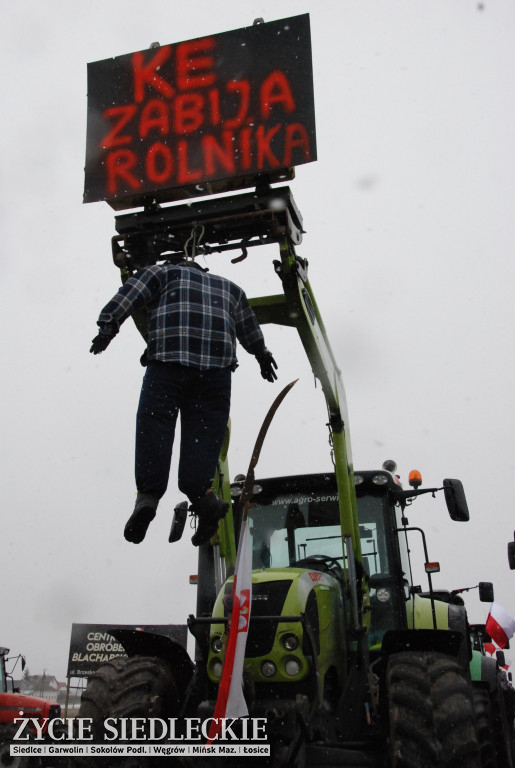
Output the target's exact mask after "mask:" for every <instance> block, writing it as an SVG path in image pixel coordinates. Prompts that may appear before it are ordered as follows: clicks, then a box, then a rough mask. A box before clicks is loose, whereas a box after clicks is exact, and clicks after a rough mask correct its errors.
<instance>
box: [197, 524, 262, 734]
mask: <svg viewBox="0 0 515 768" xmlns="http://www.w3.org/2000/svg"><path fill="white" fill-rule="evenodd" d="M251 598H252V547H251V541H250V531H249V524H248V520H247V519H246V518H245V520H243V522H242V526H241V532H240V541H239V544H238V553H237V555H236V570H235V573H234V581H233V585H232V613H231V623H230V628H229V637H228V640H227V647H226V650H225V659H224V666H223V670H222V678H221V680H220V685H219V688H218V697H217V699H216V705H215V711H214V712H213V721H212V722H211V727H210V729H209V736H208V742H207V743H208V744H210V743H211V741H212V740H213V739H214V738H215V737H216V736H217V735H218V734H219V732H220V730H221V725H219V722H220V719H221V718H237V717H247V716H248V714H249V711H248V708H247V702H246V701H245V697H244V696H243V662H244V660H245V647H246V645H247V635H248V630H249V621H250V605H251Z"/></svg>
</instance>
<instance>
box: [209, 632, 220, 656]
mask: <svg viewBox="0 0 515 768" xmlns="http://www.w3.org/2000/svg"><path fill="white" fill-rule="evenodd" d="M222 648H223V640H222V637H221V635H216V636H215V637H213V639H212V640H211V650H212V651H213V653H220V651H221V650H222Z"/></svg>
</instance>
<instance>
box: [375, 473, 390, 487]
mask: <svg viewBox="0 0 515 768" xmlns="http://www.w3.org/2000/svg"><path fill="white" fill-rule="evenodd" d="M372 482H373V483H374V484H375V485H386V484H387V482H388V475H374V477H373V478H372Z"/></svg>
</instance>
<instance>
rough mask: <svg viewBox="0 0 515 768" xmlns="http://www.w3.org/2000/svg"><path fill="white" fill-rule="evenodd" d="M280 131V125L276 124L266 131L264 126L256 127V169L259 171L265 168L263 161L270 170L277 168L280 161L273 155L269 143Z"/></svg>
mask: <svg viewBox="0 0 515 768" xmlns="http://www.w3.org/2000/svg"><path fill="white" fill-rule="evenodd" d="M280 129H281V123H277V125H274V127H273V128H270V130H268V131H267V130H266V128H265V126H264V125H258V127H257V129H256V142H257V167H258V169H259V170H260V171H262V170H263V168H264V166H265V160H266V162H267V163H268V165H269V166H270V167H271V168H279V166H280V165H281V163H280V161H279V160H278V159H277V157H276V156H275V155H274V153H273V152H272V150H271V148H270V142H271V141H272V139H273V138H274V136H275V135H276V133H277V132H278V131H279V130H280Z"/></svg>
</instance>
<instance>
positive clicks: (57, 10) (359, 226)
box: [0, 0, 515, 679]
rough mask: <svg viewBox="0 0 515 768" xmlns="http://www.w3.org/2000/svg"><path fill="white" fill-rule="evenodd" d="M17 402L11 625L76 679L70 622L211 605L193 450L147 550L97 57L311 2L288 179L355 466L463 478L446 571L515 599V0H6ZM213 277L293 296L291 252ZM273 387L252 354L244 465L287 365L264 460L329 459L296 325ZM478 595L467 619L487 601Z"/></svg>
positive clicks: (5, 227)
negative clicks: (199, 596) (310, 122)
mask: <svg viewBox="0 0 515 768" xmlns="http://www.w3.org/2000/svg"><path fill="white" fill-rule="evenodd" d="M0 9H1V11H2V25H1V28H0V57H1V65H2V73H3V74H2V77H1V78H0V103H1V105H2V143H1V149H0V152H1V188H0V202H1V228H2V230H1V232H2V235H1V247H2V251H3V253H2V265H3V287H2V296H3V302H2V308H3V315H4V317H3V323H2V328H3V330H2V339H1V346H0V348H1V354H2V357H3V366H2V369H3V374H2V379H1V402H2V409H3V419H2V429H1V431H0V441H1V442H0V448H1V456H2V470H3V471H2V477H3V480H2V486H1V487H2V491H1V500H2V528H1V553H2V554H1V560H0V563H1V571H0V574H1V580H2V585H3V589H2V596H1V598H0V606H1V615H2V632H1V636H0V645H4V646H8V647H10V648H11V650H12V652H13V653H14V652H16V653H18V652H23V653H24V654H25V655H26V656H27V662H28V666H29V668H30V670H31V671H32V672H33V673H41V672H43V670H44V669H46V670H47V672H49V673H52V674H55V675H57V676H58V677H59V678H61V679H64V677H65V674H66V666H67V656H68V647H69V640H70V631H71V625H72V622H94V623H149V624H161V623H162V624H168V623H181V622H183V621H184V620H185V619H186V617H187V615H188V614H189V613H191V612H193V611H194V606H195V591H194V590H195V588H194V587H192V586H189V584H188V576H189V574H190V573H194V572H195V555H196V551H195V550H194V548H193V547H192V545H191V543H190V535H185V537H184V539H183V540H182V541H181V542H180V543H178V544H175V545H174V546H172V545H169V544H168V543H167V539H168V531H169V525H170V519H171V512H172V509H173V506H174V504H175V503H176V502H177V501H178V500H180V499H181V497H180V495H179V494H178V492H177V489H176V483H175V478H176V464H175V463H174V466H173V469H172V476H171V478H172V480H171V483H170V487H169V490H168V493H167V495H166V497H165V499H164V500H163V502H162V505H161V508H160V512H159V517H158V519H157V520H156V521H155V522H154V524H153V525H152V527H151V528H150V530H149V533H148V536H147V539H146V540H145V542H144V544H142V545H141V546H133V545H130V544H128V543H127V542H125V541H124V539H123V535H122V532H123V526H124V524H125V521H126V518H127V517H128V515H129V514H130V512H131V511H132V508H133V504H134V497H135V489H134V482H133V474H132V472H133V439H134V415H135V410H136V405H137V400H138V396H139V388H140V384H141V377H142V374H143V369H142V368H141V366H140V365H139V356H140V354H141V352H142V351H143V343H142V341H141V339H140V337H139V336H138V333H137V331H136V329H135V328H134V326H132V325H130V324H129V323H127V325H126V326H125V327H124V328H123V329H122V333H121V334H120V335H119V336H118V337H117V339H116V340H115V342H114V343H113V344H112V345H111V346H110V347H109V349H108V350H107V352H106V353H105V354H104V355H102V356H99V357H93V356H92V355H90V354H89V352H88V350H89V345H90V341H91V339H92V337H93V336H94V335H95V333H96V325H95V323H96V318H97V316H98V312H99V310H100V309H101V308H102V306H103V305H104V304H105V302H106V301H107V299H108V298H110V297H111V295H112V294H113V293H114V292H115V291H116V290H117V288H118V280H119V275H118V272H117V270H116V269H115V267H114V266H113V264H112V261H111V255H110V238H111V236H112V235H113V234H114V233H115V231H114V212H113V211H112V209H111V208H110V207H109V206H108V205H107V203H94V204H89V205H83V204H82V191H83V167H84V156H85V140H86V107H87V93H86V91H87V88H86V65H87V63H88V62H90V61H96V60H99V59H105V58H108V57H109V56H117V55H120V54H123V53H129V52H131V51H136V50H141V49H143V48H146V47H148V46H149V45H150V43H152V42H154V41H156V40H157V41H159V42H160V43H161V44H165V43H174V42H178V41H181V40H187V39H191V38H194V37H201V36H203V35H206V34H211V33H218V32H223V31H225V30H229V29H236V28H239V27H243V26H248V25H249V24H251V23H252V22H253V20H254V19H255V18H256V17H263V18H264V19H265V21H272V20H275V19H280V18H285V17H288V16H293V15H297V14H300V13H305V12H309V13H310V18H311V33H312V45H313V63H314V78H315V104H316V121H317V143H318V161H317V162H316V163H312V164H310V165H305V166H301V167H299V168H298V170H297V177H296V179H295V180H294V181H293V182H292V183H291V188H292V190H293V193H294V196H295V199H296V202H297V204H298V206H299V208H300V210H301V212H302V214H303V217H304V227H305V229H306V232H307V234H306V235H305V237H304V242H303V244H302V246H301V247H300V248H299V249H298V253H299V255H301V256H303V257H305V258H307V259H308V260H309V263H310V278H311V284H312V286H313V288H314V291H315V296H316V299H317V302H318V304H319V307H320V309H321V312H322V315H323V318H324V321H325V325H326V327H327V330H328V333H329V337H330V339H331V343H332V346H333V350H334V352H335V355H336V357H337V359H338V361H339V362H340V365H341V368H342V371H343V378H344V383H345V387H346V391H347V398H348V406H349V413H350V426H351V435H352V446H353V455H354V464H355V467H356V468H364V469H372V468H376V467H379V466H381V464H382V462H383V461H384V460H385V459H387V458H393V459H395V460H396V461H397V463H398V466H399V472H400V474H401V476H402V479H403V480H404V481H405V482H407V476H408V473H409V471H410V470H411V469H413V468H417V469H419V470H420V471H421V472H422V475H423V478H424V483H425V484H426V485H428V486H435V485H440V484H441V481H442V479H443V478H444V477H457V478H460V479H461V480H462V481H463V483H464V486H465V490H466V493H467V498H468V502H469V507H470V512H471V522H470V523H469V524H468V525H464V524H459V523H453V522H451V521H450V520H449V518H448V515H447V512H446V509H445V505H444V502H443V498H442V497H441V496H438V497H437V499H431V498H430V497H429V498H428V497H424V498H423V499H419V500H418V501H417V503H416V505H414V506H413V507H412V510H411V511H410V515H409V519H410V523H411V524H412V525H421V526H423V527H424V528H425V529H426V533H427V536H428V544H429V552H430V557H431V558H432V559H435V560H436V559H438V560H440V562H441V567H442V570H441V573H440V574H439V575H437V576H436V577H435V578H434V584H435V586H437V587H438V586H440V587H442V588H444V587H448V588H456V587H464V586H472V585H474V584H477V583H478V581H480V580H481V581H487V580H491V581H493V582H494V585H495V590H496V600H497V601H498V602H500V603H501V604H502V605H503V606H504V607H505V608H506V610H507V611H508V612H509V613H510V614H511V615H512V616H515V591H514V587H515V573H512V572H511V571H510V570H509V569H508V564H507V557H506V544H507V542H508V541H509V540H511V539H512V537H513V531H514V529H515V514H514V510H513V501H512V495H513V494H512V488H513V486H514V484H515V438H514V435H515V412H514V409H513V401H514V395H515V365H514V349H513V330H514V315H515V303H514V301H513V290H514V275H515V263H514V259H513V246H514V215H513V210H514V203H515V194H514V179H515V162H514V160H515V152H514V135H515V107H514V101H513V85H514V76H513V73H514V71H515V47H514V45H513V40H514V33H515V6H514V5H513V3H512V2H511V0H495V2H494V0H484V1H483V2H478V0H431V2H427V1H426V0H338V2H330V1H329V0H322V1H320V0H317V1H316V2H315V0H312V1H311V2H309V1H304V2H302V1H301V0H295V2H293V1H292V2H290V0H273V2H272V1H271V0H266V1H261V2H258V1H256V2H249V0H237V1H235V0H234V1H233V0H228V1H225V2H218V3H214V2H213V1H212V0H190V1H189V2H188V3H179V2H174V1H171V0H146V2H145V3H140V2H135V1H134V0H103V2H100V1H99V2H95V0H88V2H83V1H82V0H80V1H79V0H17V2H16V3H13V2H10V1H9V0H0ZM259 250H261V249H253V250H252V251H251V258H249V259H248V260H247V262H246V263H244V264H243V265H238V266H232V265H231V264H230V258H231V257H232V256H233V255H234V254H224V255H213V256H211V257H210V258H209V260H208V262H207V263H208V266H210V268H211V270H212V271H213V272H217V271H218V272H221V273H223V274H227V275H228V276H230V277H231V278H232V279H234V280H235V281H236V282H239V283H240V284H241V285H242V286H243V287H244V289H245V290H246V292H247V293H248V295H249V296H257V295H261V294H264V293H277V292H279V290H280V289H279V286H278V284H277V282H278V281H277V278H276V276H275V274H274V271H273V267H272V259H273V258H275V256H276V254H275V252H274V253H271V254H269V253H268V252H267V253H265V254H261V253H259V252H258V251H259ZM264 330H265V335H266V339H267V343H268V346H269V347H270V348H271V349H272V351H273V352H274V355H275V357H276V360H277V362H278V364H279V376H280V378H279V381H278V383H277V384H276V385H275V386H274V387H272V386H271V385H270V384H269V383H268V382H264V381H263V380H262V379H261V377H260V376H259V371H258V368H257V366H256V364H255V362H254V360H253V359H249V358H248V356H245V353H244V352H243V351H242V352H241V354H240V368H239V369H238V371H237V373H236V374H235V377H234V382H233V384H234V394H233V409H232V423H233V438H232V446H231V460H230V466H231V473H232V475H235V474H237V473H239V472H244V471H245V470H246V468H247V466H248V462H249V459H250V452H251V448H252V446H253V444H254V440H255V438H256V435H257V432H258V430H259V426H260V424H261V421H262V419H263V417H264V415H265V413H266V411H267V409H268V407H269V405H270V403H271V402H272V400H273V397H274V396H275V394H276V393H278V391H279V387H280V386H281V385H285V384H286V383H287V382H289V381H291V380H292V379H294V378H297V377H300V381H299V383H298V384H297V386H296V387H295V388H294V389H293V390H292V392H291V393H290V394H289V395H288V398H287V399H286V401H285V402H284V404H283V405H282V406H281V410H280V412H279V414H278V416H277V418H276V421H275V422H274V424H273V426H272V428H271V430H270V433H269V435H268V438H267V441H266V443H265V448H264V450H263V453H262V457H261V460H260V464H259V471H258V474H262V475H263V476H266V475H272V474H288V473H292V472H295V473H297V472H305V471H323V470H327V469H329V468H330V466H331V464H330V458H329V452H328V445H327V430H326V427H325V423H326V412H325V406H324V404H323V398H322V394H321V390H320V388H318V389H315V388H314V385H313V380H312V376H311V372H310V369H309V366H308V364H307V362H306V360H305V359H304V355H303V352H302V350H301V346H300V342H298V341H297V340H296V338H295V336H294V335H293V332H292V331H290V330H289V329H282V330H281V329H277V328H276V329H268V328H265V329H264ZM475 595H476V593H474V592H473V593H471V594H470V597H468V598H467V605H468V608H469V616H470V619H471V621H482V620H484V619H485V618H486V614H487V609H488V606H485V605H482V604H480V603H479V602H478V601H477V598H476V596H475Z"/></svg>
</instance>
